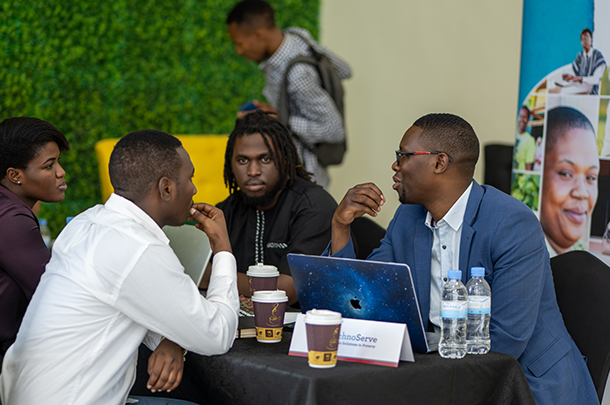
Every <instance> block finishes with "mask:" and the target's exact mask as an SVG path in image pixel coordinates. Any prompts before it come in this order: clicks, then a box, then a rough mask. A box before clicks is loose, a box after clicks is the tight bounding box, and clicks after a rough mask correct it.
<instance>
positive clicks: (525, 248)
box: [327, 114, 599, 405]
mask: <svg viewBox="0 0 610 405" xmlns="http://www.w3.org/2000/svg"><path fill="white" fill-rule="evenodd" d="M478 157H479V141H478V139H477V136H476V134H475V133H474V130H473V129H472V127H471V126H470V124H468V123H467V122H466V121H464V120H463V119H462V118H460V117H457V116H455V115H451V114H429V115H426V116H424V117H422V118H420V119H418V120H417V121H416V122H415V123H414V124H413V126H412V127H411V128H409V129H408V130H407V132H406V133H405V134H404V136H403V138H402V141H401V142H400V150H398V151H396V161H395V162H394V163H393V164H392V170H393V171H394V172H395V174H394V176H393V180H394V185H393V188H394V190H396V191H397V192H398V196H399V199H400V202H401V203H402V204H401V206H400V207H399V208H398V210H397V211H396V213H395V215H394V218H393V219H392V221H391V222H390V225H389V226H388V229H387V233H386V236H385V238H384V239H383V240H382V241H381V246H380V247H379V248H378V249H376V250H375V251H373V253H372V254H371V255H370V256H369V259H372V260H381V261H388V262H402V263H407V264H409V265H410V266H411V270H412V272H413V277H414V281H415V287H416V289H417V298H418V300H419V304H420V308H421V311H422V318H423V321H424V324H428V323H429V325H430V327H434V328H435V329H436V330H439V327H440V325H441V321H440V313H439V312H440V292H441V290H442V286H443V284H444V282H445V281H446V277H447V272H448V270H454V269H461V270H462V281H463V282H464V284H465V283H466V282H467V280H468V279H469V278H470V269H471V268H472V267H484V268H485V279H486V280H487V282H488V283H489V285H490V286H491V290H492V306H491V311H492V313H491V324H490V334H491V349H492V350H493V351H497V352H501V353H507V354H511V355H513V356H515V357H516V358H517V359H518V360H519V363H520V364H521V366H522V368H523V371H524V373H525V375H526V377H527V380H528V382H529V384H530V387H531V389H532V392H533V394H534V398H535V399H536V402H537V403H538V404H539V405H542V404H549V405H551V404H553V405H557V404H566V405H567V404H570V405H571V404H599V401H598V398H597V394H596V392H595V388H594V386H593V381H592V380H591V376H590V374H589V371H588V370H587V367H586V364H585V360H584V359H583V357H582V355H581V354H580V352H579V350H578V348H577V347H576V345H575V344H574V342H573V340H572V338H571V337H570V335H569V334H568V332H567V330H566V328H565V326H564V324H563V319H562V317H561V313H560V312H559V308H558V306H557V300H556V298H555V289H554V286H553V277H552V274H551V268H550V262H549V255H548V252H547V249H546V245H545V242H544V234H543V232H542V228H541V227H540V223H539V222H538V220H537V219H536V216H535V215H534V214H533V213H532V211H531V210H530V209H529V208H527V207H526V206H525V205H524V204H523V203H521V202H520V201H518V200H516V199H514V198H512V197H510V196H508V195H506V194H504V193H502V192H500V191H498V190H496V189H495V188H493V187H489V186H480V185H479V184H477V182H476V181H474V180H473V178H472V176H473V173H474V168H475V164H476V162H477V160H478ZM384 202H385V197H384V195H383V193H382V192H381V190H380V189H379V188H378V187H377V186H376V185H375V184H373V183H366V184H360V185H357V186H355V187H354V188H352V189H350V190H349V191H348V192H347V194H346V195H345V197H344V198H343V200H342V201H341V203H340V204H339V207H338V208H337V210H336V211H335V214H334V216H333V221H332V241H331V244H330V253H332V254H333V255H334V256H340V257H355V255H354V250H353V245H352V242H351V240H350V224H351V222H352V221H353V220H354V219H355V218H358V217H360V216H362V215H364V214H369V215H372V216H376V215H377V212H379V211H380V209H381V206H382V205H383V204H384ZM327 252H328V249H327Z"/></svg>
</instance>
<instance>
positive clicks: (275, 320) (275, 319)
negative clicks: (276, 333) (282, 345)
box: [267, 302, 280, 327]
mask: <svg viewBox="0 0 610 405" xmlns="http://www.w3.org/2000/svg"><path fill="white" fill-rule="evenodd" d="M279 306H280V304H279V303H277V302H276V303H275V305H273V309H272V310H271V316H270V317H269V322H268V323H267V326H271V327H278V326H279V320H280V317H279V316H277V308H278V307H279Z"/></svg>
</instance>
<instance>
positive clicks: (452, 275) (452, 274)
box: [447, 270, 462, 280]
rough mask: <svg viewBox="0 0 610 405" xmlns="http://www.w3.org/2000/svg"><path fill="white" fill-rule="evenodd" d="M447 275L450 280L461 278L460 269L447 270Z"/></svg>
mask: <svg viewBox="0 0 610 405" xmlns="http://www.w3.org/2000/svg"><path fill="white" fill-rule="evenodd" d="M447 277H448V278H449V279H451V280H455V279H459V278H462V270H449V271H448V272H447Z"/></svg>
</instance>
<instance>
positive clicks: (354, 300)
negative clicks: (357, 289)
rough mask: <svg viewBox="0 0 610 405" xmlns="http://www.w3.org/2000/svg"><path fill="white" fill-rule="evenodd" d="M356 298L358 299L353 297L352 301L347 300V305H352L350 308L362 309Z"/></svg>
mask: <svg viewBox="0 0 610 405" xmlns="http://www.w3.org/2000/svg"><path fill="white" fill-rule="evenodd" d="M356 298H358V297H354V299H353V300H349V303H350V304H352V307H353V308H354V309H362V307H361V306H360V300H357V299H356Z"/></svg>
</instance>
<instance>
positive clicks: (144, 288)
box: [0, 194, 239, 405]
mask: <svg viewBox="0 0 610 405" xmlns="http://www.w3.org/2000/svg"><path fill="white" fill-rule="evenodd" d="M238 311H239V297H238V293H237V272H236V264H235V258H234V257H233V255H232V254H230V253H228V252H220V253H217V254H216V255H215V256H214V264H213V266H212V276H211V279H210V284H209V289H208V294H207V299H206V298H204V297H202V296H201V295H200V293H199V290H198V289H197V287H196V286H195V284H194V283H193V281H192V280H191V278H190V277H189V276H188V275H186V274H184V269H183V267H182V265H181V264H180V261H179V260H178V258H177V257H176V255H175V254H174V251H173V250H172V249H171V247H170V246H169V240H168V239H167V237H166V236H165V234H164V233H163V231H162V230H161V228H159V226H158V225H157V224H156V223H155V222H154V221H153V219H152V218H151V217H150V216H148V215H147V214H146V213H145V212H144V211H142V210H141V209H140V208H139V207H138V206H136V205H135V204H133V203H132V202H131V201H129V200H127V199H125V198H123V197H120V196H118V195H116V194H113V195H112V196H111V197H110V199H109V200H108V201H107V202H106V204H105V205H98V206H95V207H93V208H90V209H89V210H87V211H85V212H84V213H82V214H80V215H79V216H77V217H76V218H74V219H73V220H72V221H70V223H69V224H68V225H67V226H66V228H65V229H64V230H63V231H62V233H61V234H60V235H59V237H58V239H57V241H56V242H55V245H54V246H53V255H52V258H51V261H50V262H49V264H48V265H47V269H46V272H45V273H44V275H43V276H42V279H41V281H40V284H39V285H38V288H37V289H36V292H35V293H34V296H33V298H32V301H31V302H30V305H29V306H28V309H27V312H26V314H25V317H24V319H23V323H22V324H21V328H20V330H19V333H18V335H17V340H16V342H15V343H14V344H13V346H11V347H10V348H9V350H8V351H7V354H6V356H5V358H4V364H3V369H2V375H1V376H0V388H1V395H2V403H3V404H11V405H32V404H46V405H55V404H57V405H71V404H100V405H113V404H114V405H119V404H124V403H125V399H126V398H127V394H128V392H129V390H130V388H131V386H132V385H133V382H134V380H135V370H136V359H137V351H138V346H139V345H140V343H141V342H142V341H143V340H144V342H145V343H146V344H147V346H148V347H150V348H151V349H155V348H156V346H157V345H158V343H159V342H160V340H161V336H165V337H166V338H168V339H170V340H172V341H174V342H176V343H177V344H179V345H180V346H182V347H183V348H185V349H187V350H190V351H193V352H196V353H199V354H205V355H213V354H222V353H225V352H226V351H227V350H229V348H230V347H231V345H232V344H233V340H234V339H235V331H236V329H237V322H238Z"/></svg>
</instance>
